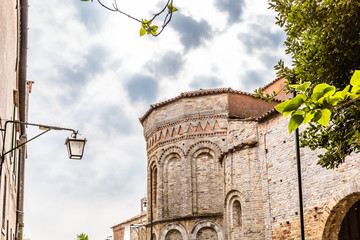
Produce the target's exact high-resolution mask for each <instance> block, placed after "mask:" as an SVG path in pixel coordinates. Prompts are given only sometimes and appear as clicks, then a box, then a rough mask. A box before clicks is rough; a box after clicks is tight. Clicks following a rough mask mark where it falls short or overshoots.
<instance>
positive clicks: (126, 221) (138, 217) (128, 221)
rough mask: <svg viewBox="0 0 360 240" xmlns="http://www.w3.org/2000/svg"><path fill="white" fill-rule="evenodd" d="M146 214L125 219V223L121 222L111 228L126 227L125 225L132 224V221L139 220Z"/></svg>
mask: <svg viewBox="0 0 360 240" xmlns="http://www.w3.org/2000/svg"><path fill="white" fill-rule="evenodd" d="M146 214H147V213H146V212H142V213H140V214H139V215H136V216H135V217H132V218H130V219H127V220H125V221H123V222H121V223H119V224H116V225H115V226H112V227H111V228H116V227H119V226H121V225H126V224H127V223H130V222H132V221H134V220H137V219H140V218H142V217H144V216H146Z"/></svg>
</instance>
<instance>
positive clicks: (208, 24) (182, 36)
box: [24, 0, 289, 240]
mask: <svg viewBox="0 0 360 240" xmlns="http://www.w3.org/2000/svg"><path fill="white" fill-rule="evenodd" d="M104 3H106V4H109V5H111V4H112V0H109V1H107V0H104ZM165 3H166V2H165V1H164V0H162V1H161V0H159V1H158V0H153V1H149V0H131V1H124V0H123V1H120V0H119V1H118V7H119V8H120V9H121V10H122V11H125V12H127V13H128V14H130V15H132V16H134V17H137V18H150V17H151V16H152V14H153V13H155V12H157V11H158V10H159V9H161V8H162V7H163V5H164V4H165ZM29 4H30V6H29V43H28V45H29V46H28V47H29V49H28V80H31V81H34V82H35V84H34V85H33V90H32V93H31V95H30V108H29V120H28V121H29V122H31V123H38V124H45V125H53V126H60V127H65V128H72V129H76V130H79V132H80V134H81V136H80V137H86V139H87V140H88V142H87V144H86V146H85V153H84V157H83V159H82V160H81V161H78V160H69V159H68V157H67V152H66V147H65V145H64V142H65V139H66V138H67V137H69V136H70V134H71V132H67V131H54V130H52V131H50V132H49V133H46V134H45V135H43V136H41V137H39V138H37V139H36V140H34V141H32V142H30V143H29V144H28V159H27V162H26V182H25V228H24V232H25V237H26V238H30V239H31V240H48V239H52V240H65V239H69V240H73V239H76V235H77V234H80V233H86V234H88V235H89V237H90V240H104V239H106V237H107V236H109V235H112V231H111V227H112V226H114V225H116V224H118V223H120V222H122V221H124V220H126V219H128V218H131V217H133V216H135V215H137V214H139V213H140V199H141V198H142V197H144V196H146V161H147V159H146V148H145V140H144V137H143V129H142V126H141V124H140V122H139V117H141V116H143V114H145V112H146V111H147V110H148V109H149V107H150V104H154V103H157V102H161V101H164V100H166V99H169V98H172V97H176V96H178V95H179V94H180V93H181V92H185V91H192V90H199V89H200V88H202V89H207V88H220V87H231V88H233V89H236V90H242V91H247V92H253V90H254V89H256V88H259V87H261V86H264V85H266V84H267V83H269V82H271V81H272V80H274V79H275V78H276V72H275V70H274V68H273V67H274V65H275V64H276V63H277V61H278V60H279V59H284V60H285V61H286V62H289V58H288V56H285V47H284V45H283V42H284V41H285V34H284V32H283V30H282V29H280V28H279V27H278V26H277V25H276V24H275V15H276V14H275V13H274V12H273V11H272V10H269V9H268V3H267V1H266V0H197V1H194V0H179V1H178V0H174V6H175V7H177V8H178V9H179V11H178V12H176V13H174V15H173V19H172V21H171V22H170V24H169V25H168V26H167V28H166V29H165V30H164V32H163V33H162V34H161V35H160V36H159V37H156V38H154V37H151V36H143V37H140V36H139V30H140V24H139V23H138V22H136V21H133V20H131V19H130V18H128V17H126V16H123V15H121V14H119V13H115V12H110V11H108V10H106V9H104V8H102V7H101V6H100V5H99V4H98V3H97V2H90V1H89V2H81V1H80V0H61V1H55V0H47V1H41V0H30V1H29ZM161 22H162V20H160V22H159V23H158V24H159V25H160V24H161ZM27 131H28V138H30V137H31V136H34V135H36V134H38V133H39V132H40V130H38V129H36V128H34V127H29V128H28V130H27Z"/></svg>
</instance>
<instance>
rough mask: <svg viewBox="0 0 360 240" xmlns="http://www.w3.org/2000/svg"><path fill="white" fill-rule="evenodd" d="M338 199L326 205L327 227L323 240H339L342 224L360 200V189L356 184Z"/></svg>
mask: <svg viewBox="0 0 360 240" xmlns="http://www.w3.org/2000/svg"><path fill="white" fill-rule="evenodd" d="M335 196H336V197H334V198H332V199H330V200H329V201H328V202H327V203H326V204H325V207H324V209H325V211H324V214H323V216H322V218H323V220H324V222H325V226H324V231H323V234H322V239H323V240H327V239H338V237H339V232H340V229H341V223H342V221H343V220H344V218H345V216H346V214H347V212H348V211H349V210H350V208H351V207H352V206H353V205H354V204H355V203H356V202H358V201H359V200H360V187H359V185H357V184H356V183H354V184H353V185H352V186H351V187H348V188H345V189H343V190H342V191H340V192H339V193H338V194H337V195H335Z"/></svg>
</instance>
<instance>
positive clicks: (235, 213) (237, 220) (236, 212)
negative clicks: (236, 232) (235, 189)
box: [232, 200, 241, 227]
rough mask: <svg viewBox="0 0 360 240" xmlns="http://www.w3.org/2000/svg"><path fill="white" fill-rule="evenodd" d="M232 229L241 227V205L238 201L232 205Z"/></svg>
mask: <svg viewBox="0 0 360 240" xmlns="http://www.w3.org/2000/svg"><path fill="white" fill-rule="evenodd" d="M232 227H241V205H240V202H239V201H238V200H235V201H234V202H233V204H232Z"/></svg>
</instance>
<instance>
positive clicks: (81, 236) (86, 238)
mask: <svg viewBox="0 0 360 240" xmlns="http://www.w3.org/2000/svg"><path fill="white" fill-rule="evenodd" d="M76 240H89V236H88V235H86V234H85V233H80V234H78V235H77V236H76Z"/></svg>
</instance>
